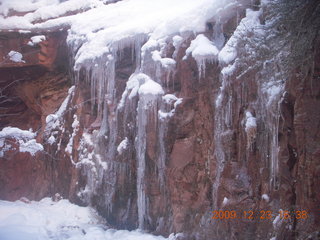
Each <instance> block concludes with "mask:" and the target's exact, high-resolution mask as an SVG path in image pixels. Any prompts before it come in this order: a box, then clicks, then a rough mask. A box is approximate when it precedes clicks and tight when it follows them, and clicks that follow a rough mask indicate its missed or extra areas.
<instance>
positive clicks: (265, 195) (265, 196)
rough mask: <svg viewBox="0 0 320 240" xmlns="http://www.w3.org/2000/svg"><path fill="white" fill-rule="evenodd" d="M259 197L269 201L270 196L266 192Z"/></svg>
mask: <svg viewBox="0 0 320 240" xmlns="http://www.w3.org/2000/svg"><path fill="white" fill-rule="evenodd" d="M261 198H262V199H263V200H265V201H266V202H269V200H270V197H269V196H268V194H262V196H261Z"/></svg>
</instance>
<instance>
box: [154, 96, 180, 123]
mask: <svg viewBox="0 0 320 240" xmlns="http://www.w3.org/2000/svg"><path fill="white" fill-rule="evenodd" d="M162 100H163V101H164V102H165V103H166V104H167V105H169V106H170V105H171V106H172V105H173V109H172V110H171V111H169V112H165V111H163V110H158V117H159V119H160V120H162V121H163V120H165V119H167V118H170V117H172V116H173V115H174V113H175V111H176V107H177V106H178V105H179V104H181V103H182V100H183V98H177V97H176V96H175V95H173V94H166V95H164V96H163V97H162Z"/></svg>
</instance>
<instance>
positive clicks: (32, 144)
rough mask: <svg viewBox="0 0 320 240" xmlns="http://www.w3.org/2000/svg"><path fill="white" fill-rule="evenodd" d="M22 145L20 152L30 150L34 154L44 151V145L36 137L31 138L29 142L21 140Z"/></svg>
mask: <svg viewBox="0 0 320 240" xmlns="http://www.w3.org/2000/svg"><path fill="white" fill-rule="evenodd" d="M19 143H20V146H19V151H20V152H28V153H30V154H31V155H32V156H34V155H35V154H36V152H38V151H43V146H42V145H41V144H40V143H37V142H36V140H35V139H31V140H29V141H27V142H24V141H23V140H19Z"/></svg>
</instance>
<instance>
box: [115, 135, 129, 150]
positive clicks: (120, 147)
mask: <svg viewBox="0 0 320 240" xmlns="http://www.w3.org/2000/svg"><path fill="white" fill-rule="evenodd" d="M128 145H129V140H128V138H127V137H126V138H125V139H123V140H122V141H121V143H120V144H119V145H118V147H117V151H118V153H119V154H122V153H123V151H124V150H126V149H127V148H128Z"/></svg>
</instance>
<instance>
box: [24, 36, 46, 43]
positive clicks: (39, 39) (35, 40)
mask: <svg viewBox="0 0 320 240" xmlns="http://www.w3.org/2000/svg"><path fill="white" fill-rule="evenodd" d="M45 40H46V36H44V35H38V36H33V37H31V38H30V41H29V42H28V45H29V46H35V45H38V44H39V43H41V42H42V41H45Z"/></svg>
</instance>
